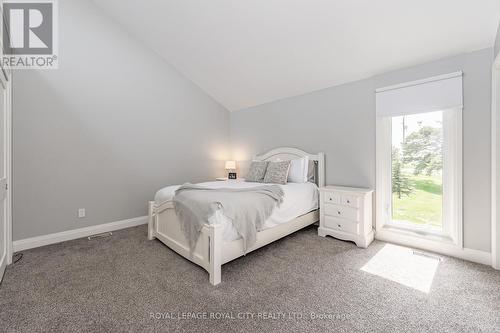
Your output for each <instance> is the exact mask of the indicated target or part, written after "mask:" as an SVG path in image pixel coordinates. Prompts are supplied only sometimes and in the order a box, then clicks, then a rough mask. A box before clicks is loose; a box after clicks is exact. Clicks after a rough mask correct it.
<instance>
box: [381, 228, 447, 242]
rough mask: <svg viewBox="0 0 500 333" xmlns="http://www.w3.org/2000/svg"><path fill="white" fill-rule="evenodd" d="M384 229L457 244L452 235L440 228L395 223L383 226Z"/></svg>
mask: <svg viewBox="0 0 500 333" xmlns="http://www.w3.org/2000/svg"><path fill="white" fill-rule="evenodd" d="M382 229H383V230H386V231H389V232H394V233H399V234H403V235H407V236H410V237H415V238H421V239H428V240H432V241H436V242H442V243H448V244H456V243H455V242H454V240H453V237H451V236H450V235H448V234H445V233H444V232H443V231H440V230H439V229H436V230H429V229H424V228H418V227H414V226H410V225H404V224H399V225H396V224H393V223H390V224H385V225H384V226H383V227H382Z"/></svg>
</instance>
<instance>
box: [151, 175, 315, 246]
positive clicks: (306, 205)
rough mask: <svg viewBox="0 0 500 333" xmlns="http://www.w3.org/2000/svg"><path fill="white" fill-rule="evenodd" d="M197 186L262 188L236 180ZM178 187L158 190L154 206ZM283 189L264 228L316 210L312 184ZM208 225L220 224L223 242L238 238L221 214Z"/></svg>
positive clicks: (169, 198) (288, 184) (230, 224)
mask: <svg viewBox="0 0 500 333" xmlns="http://www.w3.org/2000/svg"><path fill="white" fill-rule="evenodd" d="M198 185H201V186H206V187H209V188H249V187H255V186H262V185H263V184H262V183H254V182H244V181H238V180H226V181H216V182H205V183H199V184H198ZM179 186H180V185H174V186H167V187H165V188H163V189H161V190H159V191H158V192H157V193H156V195H155V202H156V205H161V204H162V203H164V202H166V201H169V200H172V198H173V196H174V194H175V190H177V189H178V188H179ZM278 186H280V187H281V188H282V189H283V192H284V194H285V195H284V197H283V203H281V205H280V206H279V207H276V208H275V209H274V211H273V213H272V214H271V216H270V217H269V218H268V219H267V220H266V221H265V223H264V228H263V230H265V229H269V228H272V227H275V226H278V225H280V224H283V223H287V222H290V221H291V220H293V219H295V218H297V217H299V216H301V215H304V214H307V213H309V212H311V211H313V210H316V209H318V202H319V199H318V196H319V194H318V186H317V185H316V184H314V183H310V182H308V183H287V184H286V185H278ZM209 222H210V223H218V224H219V223H220V224H221V225H222V226H223V238H224V240H225V241H233V240H236V239H238V238H240V236H239V235H238V232H237V231H236V229H235V228H234V226H233V224H232V223H231V221H230V220H229V219H227V218H226V217H225V216H224V215H222V214H216V215H214V216H213V217H212V218H211V219H210V220H209Z"/></svg>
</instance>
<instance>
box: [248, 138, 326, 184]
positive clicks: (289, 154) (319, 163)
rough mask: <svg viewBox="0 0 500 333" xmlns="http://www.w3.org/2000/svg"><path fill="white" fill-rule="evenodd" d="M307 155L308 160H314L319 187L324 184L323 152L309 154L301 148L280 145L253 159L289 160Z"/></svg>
mask: <svg viewBox="0 0 500 333" xmlns="http://www.w3.org/2000/svg"><path fill="white" fill-rule="evenodd" d="M305 156H308V157H309V160H310V161H314V164H315V166H316V175H315V179H316V184H317V185H318V186H319V187H322V186H325V154H324V153H317V154H310V153H306V152H305V151H303V150H300V149H296V148H289V147H280V148H276V149H273V150H270V151H268V152H267V153H265V154H262V155H256V156H255V157H254V160H256V161H273V162H275V161H289V160H293V159H296V158H301V157H305Z"/></svg>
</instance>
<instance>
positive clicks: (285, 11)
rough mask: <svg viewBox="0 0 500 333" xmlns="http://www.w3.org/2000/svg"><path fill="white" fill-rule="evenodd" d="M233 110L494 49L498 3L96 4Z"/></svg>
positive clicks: (293, 0) (284, 0) (200, 0)
mask: <svg viewBox="0 0 500 333" xmlns="http://www.w3.org/2000/svg"><path fill="white" fill-rule="evenodd" d="M94 2H95V3H97V4H98V5H99V6H100V7H101V8H103V9H104V10H105V11H106V12H107V14H108V15H110V16H111V17H112V18H113V19H114V20H116V21H117V22H119V23H120V24H121V25H123V26H124V27H125V28H126V29H127V30H128V31H129V33H131V34H133V35H134V36H135V37H137V38H139V39H141V40H142V41H143V42H144V43H145V44H146V45H147V46H149V47H151V48H152V49H154V50H155V51H156V52H157V53H159V54H160V55H161V56H162V57H164V58H165V59H166V60H167V61H168V62H169V63H171V64H172V65H173V66H174V67H176V68H177V69H178V70H179V71H180V72H181V73H183V74H184V75H185V76H186V77H188V78H189V79H191V80H192V81H194V82H195V83H196V84H197V85H199V86H200V87H201V88H202V89H203V90H205V91H206V92H207V93H208V94H210V95H211V96H212V97H213V98H215V99H216V100H217V101H219V102H220V103H221V104H223V105H224V106H225V107H227V108H228V109H229V110H238V109H242V108H246V107H249V106H254V105H258V104H262V103H266V102H270V101H273V100H277V99H281V98H285V97H290V96H294V95H299V94H303V93H307V92H310V91H314V90H318V89H322V88H327V87H331V86H334V85H338V84H342V83H346V82H349V81H354V80H358V79H362V78H366V77H370V76H372V75H376V74H380V73H383V72H387V71H391V70H394V69H398V68H402V67H406V66H411V65H415V64H419V63H422V62H426V61H430V60H435V59H439V58H442V57H447V56H451V55H455V54H458V53H462V52H468V51H473V50H477V49H481V48H484V47H490V46H492V45H493V43H494V39H495V33H496V31H497V25H498V22H499V19H500V1H499V0H406V1H402V0H378V1H374V0H329V1H328V0H324V1H321V0H248V1H241V0H240V1H238V0H143V1H137V0H94Z"/></svg>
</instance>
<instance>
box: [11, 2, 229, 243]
mask: <svg viewBox="0 0 500 333" xmlns="http://www.w3.org/2000/svg"><path fill="white" fill-rule="evenodd" d="M59 21H60V29H59V38H60V68H59V69H58V70H48V71H33V70H29V71H28V70H25V71H22V70H20V71H17V72H16V73H15V78H14V119H13V133H14V138H13V145H14V147H13V153H14V156H13V159H14V160H13V164H14V175H13V176H14V179H13V185H14V187H13V194H14V212H13V213H14V221H13V228H14V240H18V239H23V238H27V237H32V236H37V235H45V234H49V233H54V232H59V231H64V230H70V229H76V228H81V227H85V226H90V225H95V224H100V223H105V222H111V221H116V220H121V219H127V218H133V217H138V216H143V215H145V214H146V203H147V201H148V200H150V199H152V197H153V195H154V193H155V191H156V190H157V189H158V188H159V187H162V185H167V184H174V183H175V184H178V183H182V182H185V181H202V180H207V179H212V178H213V177H216V176H222V173H223V172H224V170H223V161H224V160H225V159H227V158H228V151H227V150H228V144H229V112H228V111H227V110H226V109H225V108H223V107H222V106H220V105H219V104H217V103H216V102H214V101H213V99H211V98H210V97H209V96H207V95H206V94H205V93H203V92H202V91H201V90H200V89H199V88H198V87H197V86H195V85H194V84H193V83H192V82H190V81H188V80H187V79H185V78H184V77H182V76H181V75H180V74H179V73H177V72H176V71H175V70H174V69H173V68H172V67H170V66H169V65H168V64H167V63H165V62H164V61H163V60H162V59H161V58H159V57H158V56H157V55H156V54H154V53H153V52H151V51H148V50H147V49H146V48H145V47H144V46H143V45H141V44H140V43H138V42H137V41H136V40H134V39H132V38H131V37H129V36H128V35H127V34H126V33H124V32H123V30H122V29H121V28H120V27H119V26H117V25H115V24H114V23H113V22H112V21H111V20H109V19H108V18H107V17H105V16H103V15H102V11H100V10H99V9H97V8H96V7H94V5H93V4H92V3H91V2H89V1H76V0H64V1H60V2H59ZM82 69H83V70H82ZM78 208H86V209H87V218H84V219H77V218H76V215H77V209H78Z"/></svg>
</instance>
